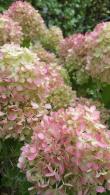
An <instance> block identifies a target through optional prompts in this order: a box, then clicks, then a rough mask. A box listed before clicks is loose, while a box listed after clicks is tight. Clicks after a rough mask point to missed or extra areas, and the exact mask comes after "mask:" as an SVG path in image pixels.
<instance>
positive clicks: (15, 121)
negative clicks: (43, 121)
mask: <svg viewBox="0 0 110 195" xmlns="http://www.w3.org/2000/svg"><path fill="white" fill-rule="evenodd" d="M0 54H1V55H0V113H1V115H0V124H1V127H0V137H4V138H8V137H15V138H17V137H22V138H21V139H24V134H28V135H30V132H31V133H32V129H33V127H34V126H36V123H37V122H38V120H39V118H41V117H42V115H44V114H45V113H47V112H48V109H50V108H49V105H48V104H46V101H47V97H48V96H49V94H50V93H52V91H54V90H56V89H57V88H58V87H61V86H63V85H64V81H63V78H62V77H61V74H60V69H61V67H59V66H55V65H47V64H45V63H42V62H41V61H40V60H39V58H38V57H37V55H36V54H34V53H33V52H32V51H30V50H29V49H27V48H22V47H20V46H19V45H14V44H5V45H4V46H2V47H1V48H0ZM47 107H48V108H47ZM28 137H29V136H28Z"/></svg>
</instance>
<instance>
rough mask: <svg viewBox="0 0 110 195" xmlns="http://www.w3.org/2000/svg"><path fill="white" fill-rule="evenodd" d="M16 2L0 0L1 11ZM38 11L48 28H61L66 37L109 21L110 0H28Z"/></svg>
mask: <svg viewBox="0 0 110 195" xmlns="http://www.w3.org/2000/svg"><path fill="white" fill-rule="evenodd" d="M14 1H15V0H0V11H3V10H4V9H6V8H7V7H8V6H9V5H10V4H11V3H12V2H14ZM27 1H28V2H30V3H31V4H32V5H33V6H34V7H35V8H36V9H38V10H39V11H40V13H41V15H42V16H43V18H44V19H45V22H46V24H47V25H48V26H50V25H57V26H59V27H61V29H62V30H63V33H64V35H69V34H72V33H73V32H86V31H89V30H91V29H92V28H93V27H94V26H95V25H96V24H97V23H99V22H101V21H103V20H105V19H108V17H109V15H110V1H109V0H48V1H47V0H27Z"/></svg>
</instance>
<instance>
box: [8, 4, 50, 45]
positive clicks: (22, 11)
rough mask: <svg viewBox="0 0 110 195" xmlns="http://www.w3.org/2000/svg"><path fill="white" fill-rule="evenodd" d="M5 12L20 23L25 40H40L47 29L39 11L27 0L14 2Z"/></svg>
mask: <svg viewBox="0 0 110 195" xmlns="http://www.w3.org/2000/svg"><path fill="white" fill-rule="evenodd" d="M5 14H6V15H8V16H9V17H10V18H12V19H13V20H15V21H17V22H18V23H19V25H20V26H21V27H22V30H23V33H24V39H25V40H30V41H36V40H40V39H41V38H42V35H44V34H45V32H46V31H47V28H46V25H45V24H44V20H43V19H42V17H41V16H40V14H39V13H38V11H37V10H35V9H34V7H32V6H31V4H29V3H28V2H26V1H24V2H23V1H16V2H14V3H13V4H12V5H11V6H10V7H9V9H8V10H7V11H6V12H5Z"/></svg>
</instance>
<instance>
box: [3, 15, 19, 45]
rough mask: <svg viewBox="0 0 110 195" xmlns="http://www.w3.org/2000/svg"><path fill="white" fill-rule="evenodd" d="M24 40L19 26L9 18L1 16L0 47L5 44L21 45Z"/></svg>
mask: <svg viewBox="0 0 110 195" xmlns="http://www.w3.org/2000/svg"><path fill="white" fill-rule="evenodd" d="M22 38H23V33H22V29H21V27H20V26H19V24H18V23H17V22H15V21H13V20H12V19H11V18H9V17H8V16H5V15H2V14H0V46H2V45H3V44H5V43H11V42H13V43H16V44H20V43H21V41H22Z"/></svg>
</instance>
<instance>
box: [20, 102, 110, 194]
mask: <svg viewBox="0 0 110 195" xmlns="http://www.w3.org/2000/svg"><path fill="white" fill-rule="evenodd" d="M18 167H20V169H22V170H23V171H24V172H25V173H26V177H27V179H28V181H30V182H32V184H33V185H34V188H35V189H36V190H37V192H39V194H43V192H45V191H46V189H48V190H49V189H53V188H55V189H63V190H64V191H65V192H69V191H71V192H72V193H74V194H82V195H84V194H85V195H91V194H96V192H104V191H105V190H106V189H110V133H109V131H107V129H106V127H105V126H104V125H102V124H101V123H100V116H99V112H98V111H97V110H96V109H95V106H91V107H87V106H84V105H78V106H77V107H69V108H68V109H67V110H66V111H64V110H63V109H61V110H59V111H58V112H53V113H51V115H50V116H44V117H43V119H42V121H41V122H40V123H39V124H38V125H37V126H36V127H35V129H34V133H33V136H32V141H31V143H30V144H26V145H25V146H24V147H23V148H22V153H21V156H20V158H19V163H18Z"/></svg>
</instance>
